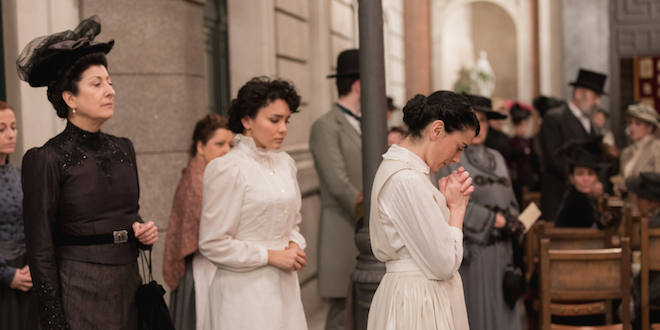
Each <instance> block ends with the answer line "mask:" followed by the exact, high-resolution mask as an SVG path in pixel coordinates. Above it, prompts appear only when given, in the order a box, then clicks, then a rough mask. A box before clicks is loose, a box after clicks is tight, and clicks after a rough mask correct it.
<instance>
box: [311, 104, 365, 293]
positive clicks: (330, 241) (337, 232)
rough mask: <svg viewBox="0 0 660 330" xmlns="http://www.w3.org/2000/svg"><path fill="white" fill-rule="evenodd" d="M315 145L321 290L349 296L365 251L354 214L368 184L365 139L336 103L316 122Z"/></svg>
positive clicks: (314, 127)
mask: <svg viewBox="0 0 660 330" xmlns="http://www.w3.org/2000/svg"><path fill="white" fill-rule="evenodd" d="M309 149H310V150H311V152H312V156H313V157H314V163H315V167H316V171H317V173H318V175H319V184H320V189H321V217H320V221H319V252H318V253H319V260H318V263H319V265H318V276H319V294H320V295H321V296H322V297H334V298H339V297H346V294H347V293H348V283H349V279H350V276H351V272H352V271H353V269H354V268H355V264H356V257H357V255H358V254H359V252H358V250H357V247H356V246H355V241H354V236H355V219H354V215H353V214H354V210H355V202H356V200H357V196H358V194H359V193H360V190H362V139H361V138H360V135H359V134H358V132H357V131H355V129H354V128H353V126H351V124H350V123H349V122H348V120H347V119H346V117H345V116H344V114H343V113H342V111H341V109H340V108H339V106H338V105H336V104H335V105H334V106H333V107H332V109H331V110H330V111H329V112H328V113H327V114H325V115H324V116H323V117H321V118H319V119H318V120H317V121H316V122H315V123H314V125H313V126H312V131H311V136H310V139H309Z"/></svg>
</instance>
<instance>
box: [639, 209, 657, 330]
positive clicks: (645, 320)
mask: <svg viewBox="0 0 660 330" xmlns="http://www.w3.org/2000/svg"><path fill="white" fill-rule="evenodd" d="M640 223H641V235H640V236H641V252H642V260H641V261H642V267H641V268H642V269H641V272H640V275H641V280H642V281H641V284H642V285H641V290H642V306H641V310H642V330H649V329H650V326H651V321H650V314H651V309H653V310H660V306H652V305H651V304H650V302H649V300H650V298H649V294H650V292H649V273H650V272H651V271H660V253H658V251H660V228H649V219H648V218H641V221H640ZM652 251H653V252H654V253H652ZM657 326H660V325H657Z"/></svg>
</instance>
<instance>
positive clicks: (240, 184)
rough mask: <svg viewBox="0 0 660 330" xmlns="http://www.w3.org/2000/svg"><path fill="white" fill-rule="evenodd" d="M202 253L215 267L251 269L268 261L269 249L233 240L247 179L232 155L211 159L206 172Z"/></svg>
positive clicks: (240, 270)
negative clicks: (230, 156)
mask: <svg viewBox="0 0 660 330" xmlns="http://www.w3.org/2000/svg"><path fill="white" fill-rule="evenodd" d="M203 191H204V193H203V195H202V217H201V220H200V224H199V252H200V253H201V254H202V255H203V256H204V257H206V258H207V259H209V260H210V261H211V262H213V263H214V264H215V265H216V267H218V268H222V269H227V270H231V271H234V272H248V271H251V270H254V269H256V268H258V267H261V266H265V265H266V264H268V250H267V249H266V248H265V247H263V246H258V245H255V244H253V243H251V242H247V241H240V240H236V239H234V235H235V234H236V231H237V229H238V226H239V224H240V221H241V209H242V207H243V194H244V193H245V181H244V179H243V176H242V173H241V172H240V169H239V167H238V165H237V164H236V163H235V162H234V161H233V160H231V159H229V157H226V156H225V157H219V158H216V159H214V160H212V161H211V162H210V163H209V164H208V166H206V170H205V171H204V188H203Z"/></svg>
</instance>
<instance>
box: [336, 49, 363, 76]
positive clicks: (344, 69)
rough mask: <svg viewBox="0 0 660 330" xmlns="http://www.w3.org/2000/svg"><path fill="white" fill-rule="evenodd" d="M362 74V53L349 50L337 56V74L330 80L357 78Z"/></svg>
mask: <svg viewBox="0 0 660 330" xmlns="http://www.w3.org/2000/svg"><path fill="white" fill-rule="evenodd" d="M359 74H360V51H359V50H357V49H348V50H345V51H343V52H341V53H340V54H339V56H337V73H336V74H333V75H329V76H328V78H341V77H349V76H357V75H359Z"/></svg>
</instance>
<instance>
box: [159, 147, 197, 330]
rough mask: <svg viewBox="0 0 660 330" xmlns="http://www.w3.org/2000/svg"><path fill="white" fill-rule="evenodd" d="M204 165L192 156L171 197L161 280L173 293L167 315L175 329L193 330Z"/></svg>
mask: <svg viewBox="0 0 660 330" xmlns="http://www.w3.org/2000/svg"><path fill="white" fill-rule="evenodd" d="M205 168H206V162H205V161H204V160H203V159H201V158H200V157H192V158H190V160H189V161H188V165H187V166H186V168H184V169H183V171H182V175H181V180H179V186H178V187H177V189H176V193H175V194H174V201H173V203H172V213H171V214H170V222H169V226H168V227H167V237H166V238H165V255H164V256H163V277H164V278H165V282H166V283H167V285H168V286H169V287H170V289H171V290H172V292H171V294H170V314H171V315H172V320H173V321H174V325H175V326H176V328H177V329H194V328H195V288H194V283H193V276H192V255H193V253H195V252H196V251H197V244H198V241H199V219H200V217H201V214H202V178H203V176H204V169H205Z"/></svg>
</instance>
